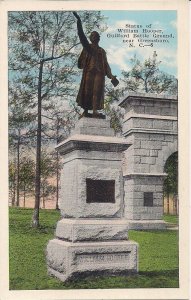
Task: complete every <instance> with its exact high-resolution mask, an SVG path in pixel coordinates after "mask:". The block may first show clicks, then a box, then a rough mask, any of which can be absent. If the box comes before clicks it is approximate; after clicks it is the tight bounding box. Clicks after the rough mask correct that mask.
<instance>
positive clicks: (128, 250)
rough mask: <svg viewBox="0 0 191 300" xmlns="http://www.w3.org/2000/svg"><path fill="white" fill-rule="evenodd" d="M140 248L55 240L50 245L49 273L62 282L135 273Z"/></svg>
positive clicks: (132, 244) (124, 243) (131, 244)
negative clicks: (92, 275)
mask: <svg viewBox="0 0 191 300" xmlns="http://www.w3.org/2000/svg"><path fill="white" fill-rule="evenodd" d="M137 249H138V245H137V243H135V242H132V241H119V242H114V241H110V242H83V243H80V242H79V243H72V242H67V241H62V240H58V239H53V240H51V241H49V243H48V246H47V265H48V273H49V275H53V276H55V277H57V278H59V279H60V280H61V281H66V280H68V279H71V278H74V277H77V276H78V275H86V274H102V275H103V274H104V275H105V274H107V275H111V274H112V275H113V274H130V273H136V272H137V271H138V265H137Z"/></svg>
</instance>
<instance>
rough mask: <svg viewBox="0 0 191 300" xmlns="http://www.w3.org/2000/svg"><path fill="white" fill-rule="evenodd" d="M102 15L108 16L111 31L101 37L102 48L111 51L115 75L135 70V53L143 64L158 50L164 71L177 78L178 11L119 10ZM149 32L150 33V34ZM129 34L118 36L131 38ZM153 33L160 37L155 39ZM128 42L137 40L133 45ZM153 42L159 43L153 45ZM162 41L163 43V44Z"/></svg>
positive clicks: (109, 56) (105, 12)
mask: <svg viewBox="0 0 191 300" xmlns="http://www.w3.org/2000/svg"><path fill="white" fill-rule="evenodd" d="M102 13H103V15H104V16H106V17H107V24H108V28H107V30H106V31H105V32H104V33H102V35H101V40H100V46H101V47H103V48H104V49H105V50H106V52H107V57H108V62H109V64H110V66H111V68H112V72H113V74H115V75H117V76H118V77H120V75H121V71H122V70H126V71H127V70H129V69H130V67H131V65H130V59H131V58H132V57H133V56H134V55H135V54H136V56H137V57H138V58H139V59H140V60H141V61H142V60H144V59H145V58H149V57H152V56H153V53H154V51H156V53H157V59H158V60H159V61H161V64H160V69H161V70H162V71H165V72H167V73H169V74H171V75H174V76H177V29H176V21H177V16H176V11H148V10H147V11H143V10H142V11H124V10H122V11H116V10H115V11H102ZM137 25H139V26H137ZM133 26H134V27H133ZM119 29H120V31H119ZM123 29H129V30H138V33H135V34H145V33H146V34H148V35H147V37H144V36H141V37H137V36H134V33H131V32H130V33H129V32H127V31H126V32H124V31H123ZM145 30H150V32H148V31H145ZM128 33H129V38H123V37H115V35H116V34H126V35H127V34H128ZM153 34H157V35H159V36H160V37H159V36H157V37H156V36H153ZM139 39H141V42H140V40H139ZM123 40H126V42H124V41H123ZM127 40H131V41H132V40H133V43H131V42H129V41H127ZM142 40H147V41H148V40H149V41H151V42H144V41H142ZM153 40H155V41H154V42H153V43H152V41H153ZM156 40H158V42H156ZM162 40H163V42H161V41H162ZM130 43H131V44H133V47H130Z"/></svg>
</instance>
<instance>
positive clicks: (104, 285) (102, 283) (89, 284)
mask: <svg viewBox="0 0 191 300" xmlns="http://www.w3.org/2000/svg"><path fill="white" fill-rule="evenodd" d="M178 277H179V274H178V269H174V270H165V271H158V272H157V271H144V272H143V271H142V272H139V273H138V274H133V275H113V276H107V275H105V276H103V275H100V274H96V275H95V274H94V275H88V276H87V275H79V277H78V278H73V279H70V280H68V281H67V282H65V283H62V286H59V288H61V289H96V288H101V289H111V288H178V287H179V278H178ZM55 288H56V286H55ZM57 288H58V287H57Z"/></svg>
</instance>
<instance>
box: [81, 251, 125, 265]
mask: <svg viewBox="0 0 191 300" xmlns="http://www.w3.org/2000/svg"><path fill="white" fill-rule="evenodd" d="M129 253H130V252H121V253H120V252H119V253H92V254H80V255H78V256H77V257H78V258H77V259H78V262H79V263H84V264H111V263H113V264H118V263H121V262H123V263H126V261H127V260H128V259H129Z"/></svg>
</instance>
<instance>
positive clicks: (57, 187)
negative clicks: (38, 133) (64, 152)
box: [56, 120, 60, 210]
mask: <svg viewBox="0 0 191 300" xmlns="http://www.w3.org/2000/svg"><path fill="white" fill-rule="evenodd" d="M56 136H57V144H58V142H59V120H58V123H57V128H56ZM59 177H60V176H59V154H58V151H57V152H56V209H57V210H59V206H58V197H59Z"/></svg>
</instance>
